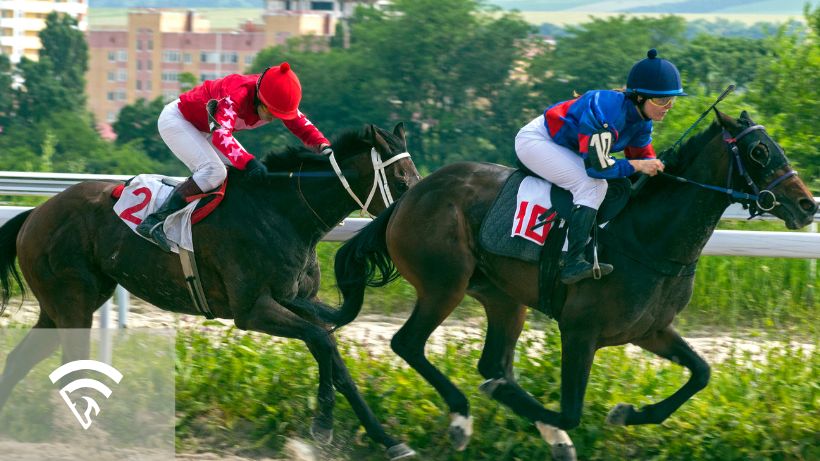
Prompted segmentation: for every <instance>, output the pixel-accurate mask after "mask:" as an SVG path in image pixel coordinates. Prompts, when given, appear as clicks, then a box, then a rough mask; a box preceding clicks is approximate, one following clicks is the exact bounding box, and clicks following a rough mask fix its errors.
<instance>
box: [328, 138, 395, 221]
mask: <svg viewBox="0 0 820 461" xmlns="http://www.w3.org/2000/svg"><path fill="white" fill-rule="evenodd" d="M403 158H410V153H409V152H402V153H401V154H398V155H395V156H393V157H391V158H389V159H387V161H386V162H383V161H382V156H381V154H379V152H378V151H376V148H375V147H374V148H372V149H371V150H370V159H371V161H372V162H373V187H372V188H371V189H370V194H369V195H368V196H367V200H366V201H365V202H364V203H362V201H361V200H360V199H359V197H358V196H357V195H356V193H355V192H353V189H352V188H351V187H350V184H349V183H348V182H347V178H345V175H344V173H342V169H341V168H339V163H338V162H337V161H336V154H330V164H331V165H332V166H333V171H335V172H336V176H337V177H338V178H339V181H341V183H342V186H344V188H345V190H346V191H347V193H348V194H350V196H351V197H353V200H355V201H356V203H357V204H358V205H359V207H361V209H362V211H364V212H365V213H367V214H368V216H370V217H371V218H372V217H374V216H373V214H372V213H370V210H368V208H369V207H370V202H371V201H372V200H373V197H375V195H376V189H378V190H379V192H381V196H382V200H383V201H384V205H385V206H388V207H389V206H390V205H392V204H393V195H392V194H391V193H390V185H389V184H388V183H387V172H385V168H386V167H388V166H389V165H391V164H392V163H394V162H396V161H398V160H401V159H403Z"/></svg>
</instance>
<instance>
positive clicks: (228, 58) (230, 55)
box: [219, 51, 239, 64]
mask: <svg viewBox="0 0 820 461" xmlns="http://www.w3.org/2000/svg"><path fill="white" fill-rule="evenodd" d="M219 60H220V62H222V63H223V64H236V63H237V62H239V56H238V55H237V53H236V51H230V52H227V53H222V55H221V56H220V57H219Z"/></svg>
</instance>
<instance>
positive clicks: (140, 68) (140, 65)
mask: <svg viewBox="0 0 820 461" xmlns="http://www.w3.org/2000/svg"><path fill="white" fill-rule="evenodd" d="M137 70H142V60H138V61H137Z"/></svg>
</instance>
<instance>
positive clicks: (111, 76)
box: [108, 71, 117, 82]
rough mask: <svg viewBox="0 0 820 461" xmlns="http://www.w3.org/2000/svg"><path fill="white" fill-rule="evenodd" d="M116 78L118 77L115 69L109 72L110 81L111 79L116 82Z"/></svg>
mask: <svg viewBox="0 0 820 461" xmlns="http://www.w3.org/2000/svg"><path fill="white" fill-rule="evenodd" d="M116 80H117V77H116V75H115V74H114V71H109V72H108V81H109V82H114V81H116Z"/></svg>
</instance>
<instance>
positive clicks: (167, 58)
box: [162, 50, 179, 62]
mask: <svg viewBox="0 0 820 461" xmlns="http://www.w3.org/2000/svg"><path fill="white" fill-rule="evenodd" d="M162 62H179V51H176V50H166V51H163V52H162Z"/></svg>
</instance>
